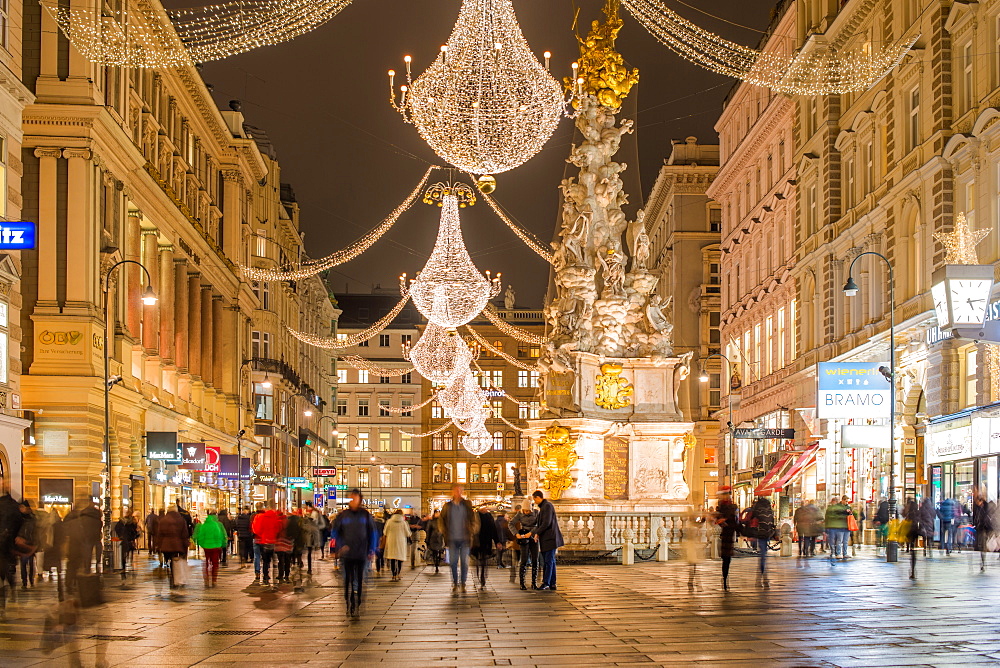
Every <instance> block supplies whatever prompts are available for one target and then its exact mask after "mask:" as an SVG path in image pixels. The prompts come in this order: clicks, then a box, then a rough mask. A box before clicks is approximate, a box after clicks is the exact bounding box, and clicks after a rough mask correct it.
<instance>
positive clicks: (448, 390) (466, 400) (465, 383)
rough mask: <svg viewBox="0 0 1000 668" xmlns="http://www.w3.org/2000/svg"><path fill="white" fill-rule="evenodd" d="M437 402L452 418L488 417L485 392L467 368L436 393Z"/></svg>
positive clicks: (476, 418) (475, 418)
mask: <svg viewBox="0 0 1000 668" xmlns="http://www.w3.org/2000/svg"><path fill="white" fill-rule="evenodd" d="M438 402H439V403H440V404H441V407H442V408H444V410H445V412H446V414H447V415H448V416H449V417H451V418H452V419H454V420H462V421H466V420H482V421H485V420H486V418H487V417H489V408H488V400H487V399H486V392H484V391H483V388H482V387H480V386H479V383H478V382H477V381H476V375H475V374H474V373H472V370H471V369H469V368H466V369H465V372H464V373H463V374H462V375H461V376H459V377H457V378H455V379H453V380H452V381H451V383H450V384H449V385H448V386H447V387H445V388H444V389H443V390H441V391H440V392H439V393H438Z"/></svg>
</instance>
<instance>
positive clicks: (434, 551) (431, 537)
mask: <svg viewBox="0 0 1000 668" xmlns="http://www.w3.org/2000/svg"><path fill="white" fill-rule="evenodd" d="M440 520H441V512H440V511H438V510H435V511H434V514H433V515H431V517H430V518H428V520H427V522H426V524H425V529H424V530H425V531H426V532H427V538H426V539H425V540H426V542H427V551H428V552H429V553H430V557H431V563H432V564H434V572H435V573H440V572H441V559H442V558H443V557H444V534H443V533H441V526H440Z"/></svg>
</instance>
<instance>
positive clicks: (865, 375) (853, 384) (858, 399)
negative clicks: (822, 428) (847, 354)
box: [816, 362, 891, 420]
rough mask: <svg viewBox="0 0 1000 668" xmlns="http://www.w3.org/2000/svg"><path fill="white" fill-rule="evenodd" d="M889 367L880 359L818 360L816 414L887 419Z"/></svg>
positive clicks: (818, 415) (835, 417) (821, 416)
mask: <svg viewBox="0 0 1000 668" xmlns="http://www.w3.org/2000/svg"><path fill="white" fill-rule="evenodd" d="M889 375H890V373H889V366H888V365H887V364H884V363H882V362H862V363H844V364H840V363H834V362H820V363H819V368H818V369H817V372H816V378H817V385H818V390H819V396H818V397H817V401H816V408H817V414H816V416H817V417H820V418H823V419H827V420H829V419H837V418H840V419H850V418H888V417H889V404H890V400H889V394H890V390H891V385H890V383H889V378H888V377H887V376H889Z"/></svg>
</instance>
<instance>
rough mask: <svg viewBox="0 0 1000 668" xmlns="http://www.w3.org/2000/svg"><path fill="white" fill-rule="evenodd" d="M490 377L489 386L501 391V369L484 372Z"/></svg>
mask: <svg viewBox="0 0 1000 668" xmlns="http://www.w3.org/2000/svg"><path fill="white" fill-rule="evenodd" d="M486 373H487V374H488V375H489V377H490V384H491V385H492V386H493V387H495V388H497V389H498V390H499V389H503V369H490V370H489V371H487V372H486Z"/></svg>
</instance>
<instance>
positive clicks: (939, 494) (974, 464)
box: [924, 406, 1000, 508]
mask: <svg viewBox="0 0 1000 668" xmlns="http://www.w3.org/2000/svg"><path fill="white" fill-rule="evenodd" d="M996 413H997V408H996V407H995V406H993V407H990V408H989V409H980V408H977V409H972V410H968V411H963V412H962V413H957V414H954V415H948V416H943V417H941V418H936V419H932V420H931V422H930V425H929V426H928V428H927V435H926V437H925V439H924V445H925V448H926V455H925V458H926V464H927V479H928V482H929V483H930V490H929V491H930V494H931V498H932V499H933V500H934V502H935V503H940V501H941V500H942V499H947V498H951V499H955V500H957V501H958V502H959V503H961V504H962V505H964V506H965V507H967V508H971V507H972V498H973V493H974V491H975V489H977V488H978V489H980V490H982V491H983V493H984V494H986V496H987V498H988V499H989V500H991V501H996V500H997V497H998V493H1000V417H997V416H996V415H995V414H996Z"/></svg>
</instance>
